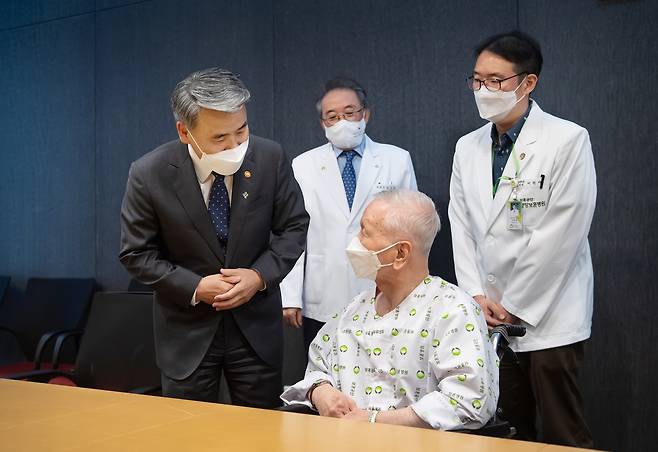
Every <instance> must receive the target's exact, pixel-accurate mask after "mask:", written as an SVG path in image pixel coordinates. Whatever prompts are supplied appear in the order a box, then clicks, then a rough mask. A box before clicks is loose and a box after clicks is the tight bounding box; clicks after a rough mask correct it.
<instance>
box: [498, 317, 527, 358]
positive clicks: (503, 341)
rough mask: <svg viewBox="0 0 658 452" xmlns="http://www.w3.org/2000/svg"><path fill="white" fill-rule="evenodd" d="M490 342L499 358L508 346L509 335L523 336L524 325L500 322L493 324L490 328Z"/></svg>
mask: <svg viewBox="0 0 658 452" xmlns="http://www.w3.org/2000/svg"><path fill="white" fill-rule="evenodd" d="M490 336H491V343H492V344H493V348H494V350H495V352H496V354H497V355H498V357H499V358H502V355H503V354H504V353H505V349H507V348H508V345H509V338H510V337H522V336H525V327H523V326H519V325H510V324H506V323H505V324H502V325H498V326H495V327H494V328H493V329H492V330H491V334H490Z"/></svg>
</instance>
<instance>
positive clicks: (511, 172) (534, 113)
mask: <svg viewBox="0 0 658 452" xmlns="http://www.w3.org/2000/svg"><path fill="white" fill-rule="evenodd" d="M542 114H543V112H542V110H541V109H540V108H539V105H537V104H536V103H535V102H534V101H533V106H532V109H531V110H530V114H529V115H528V119H527V120H526V122H525V124H524V125H523V128H522V129H521V133H520V134H519V137H518V138H517V139H516V144H515V145H514V153H515V154H516V157H517V158H518V161H519V174H518V176H517V174H516V168H515V165H514V157H513V156H511V155H510V157H509V158H508V159H507V163H506V164H505V169H504V170H503V176H506V177H509V178H514V177H515V176H517V177H518V178H519V179H523V174H524V172H523V170H524V169H525V168H526V167H527V166H528V163H529V162H530V160H532V158H533V157H534V155H535V146H534V143H535V142H536V141H537V138H538V137H539V136H540V134H541V115H542ZM489 180H491V164H490V165H489ZM511 194H512V185H511V184H510V182H509V181H506V180H501V181H500V184H499V186H498V191H497V192H496V196H495V197H494V199H493V203H492V204H491V210H490V211H489V216H488V219H489V221H488V223H487V230H489V228H491V226H492V225H493V223H494V221H495V220H496V218H498V215H499V214H500V211H501V210H502V209H503V207H505V205H506V204H507V201H508V200H509V198H510V195H511Z"/></svg>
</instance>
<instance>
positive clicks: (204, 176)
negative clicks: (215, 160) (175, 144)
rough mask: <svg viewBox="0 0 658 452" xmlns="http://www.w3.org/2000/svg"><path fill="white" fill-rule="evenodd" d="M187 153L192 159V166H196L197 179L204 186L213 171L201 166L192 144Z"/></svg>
mask: <svg viewBox="0 0 658 452" xmlns="http://www.w3.org/2000/svg"><path fill="white" fill-rule="evenodd" d="M187 151H188V152H189V153H190V158H191V159H192V164H193V165H194V172H195V173H196V178H197V179H198V180H199V183H200V184H203V183H204V182H206V181H207V180H208V178H209V177H210V175H211V174H212V170H210V169H208V168H204V167H203V165H201V159H199V156H198V155H196V152H195V151H194V149H193V148H192V146H191V145H190V144H188V145H187Z"/></svg>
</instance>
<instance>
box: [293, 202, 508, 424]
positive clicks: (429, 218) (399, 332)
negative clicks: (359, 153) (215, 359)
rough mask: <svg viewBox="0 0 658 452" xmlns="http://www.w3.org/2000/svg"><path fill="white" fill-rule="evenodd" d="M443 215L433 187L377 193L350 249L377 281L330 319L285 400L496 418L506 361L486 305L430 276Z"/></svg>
mask: <svg viewBox="0 0 658 452" xmlns="http://www.w3.org/2000/svg"><path fill="white" fill-rule="evenodd" d="M439 228H440V222H439V216H438V214H437V213H436V208H435V206H434V203H433V202H432V200H431V199H430V198H429V197H427V196H426V195H424V194H422V193H419V192H413V191H407V190H399V191H390V192H384V193H381V194H378V195H377V196H376V197H375V199H374V200H373V201H372V202H371V203H370V205H369V206H368V208H367V209H366V211H365V212H364V215H363V218H362V221H361V231H360V233H359V235H358V236H356V237H355V238H354V240H353V241H352V242H351V243H350V245H349V247H348V249H347V254H348V257H349V260H350V263H351V264H352V267H353V269H354V271H355V273H356V275H357V276H358V277H361V278H370V279H374V280H375V282H376V288H375V289H372V290H370V291H366V292H363V293H361V294H360V295H358V296H357V297H356V298H355V299H354V300H353V301H352V302H351V303H350V304H349V305H348V306H347V307H346V308H345V309H344V310H343V312H342V313H340V314H336V315H334V317H333V318H332V319H331V320H330V321H329V322H327V324H326V325H325V326H324V327H323V328H322V329H321V330H320V332H319V333H318V335H317V336H316V337H315V340H314V341H313V343H312V344H311V347H310V349H309V362H308V367H307V369H306V375H305V378H304V379H303V380H302V381H300V382H298V383H297V384H295V385H293V386H291V387H290V388H288V389H287V390H286V391H285V392H284V393H283V394H282V395H281V398H282V399H283V401H284V402H286V403H287V404H305V405H307V406H309V407H311V408H313V409H315V410H317V411H318V412H319V414H320V415H322V416H332V417H339V418H343V419H351V420H362V421H369V422H381V423H388V424H399V425H410V426H417V427H426V428H436V429H442V430H453V429H476V428H479V427H481V426H483V425H484V424H486V423H487V421H488V420H489V419H490V418H491V417H492V416H493V414H494V412H495V410H496V404H497V400H498V362H497V360H496V355H495V353H494V350H493V347H492V345H491V342H490V341H489V336H488V334H487V325H486V322H485V319H484V315H483V313H482V311H481V309H480V307H479V306H478V305H477V304H476V303H475V302H474V301H473V299H472V298H471V297H470V296H468V295H467V294H466V293H465V292H463V291H462V290H461V289H459V288H458V287H456V286H455V285H453V284H450V283H448V282H446V281H444V280H442V279H441V278H439V277H436V276H430V275H429V270H428V255H429V252H430V248H431V246H432V242H433V241H434V238H435V236H436V234H437V232H438V231H439Z"/></svg>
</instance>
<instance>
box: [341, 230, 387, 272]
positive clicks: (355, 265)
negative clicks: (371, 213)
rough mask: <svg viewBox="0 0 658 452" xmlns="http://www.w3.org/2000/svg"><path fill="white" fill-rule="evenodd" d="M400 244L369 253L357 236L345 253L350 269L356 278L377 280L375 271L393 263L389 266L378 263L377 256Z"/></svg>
mask: <svg viewBox="0 0 658 452" xmlns="http://www.w3.org/2000/svg"><path fill="white" fill-rule="evenodd" d="M398 243H400V242H395V243H394V244H392V245H389V246H387V247H386V248H383V249H381V250H379V251H370V250H369V249H367V248H366V247H365V246H363V244H362V243H361V240H359V236H358V235H357V236H356V237H354V238H353V239H352V241H351V242H350V244H349V245H348V246H347V249H346V250H345V252H346V253H347V259H348V260H349V261H350V264H352V269H353V270H354V274H355V275H356V277H357V278H364V279H371V280H373V281H374V280H375V278H377V271H378V270H379V269H380V268H382V267H390V266H391V265H393V262H391V263H390V264H382V263H381V262H379V258H378V257H377V255H378V254H379V253H383V252H384V251H386V250H388V249H391V248H393V247H394V246H395V245H397V244H398Z"/></svg>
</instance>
